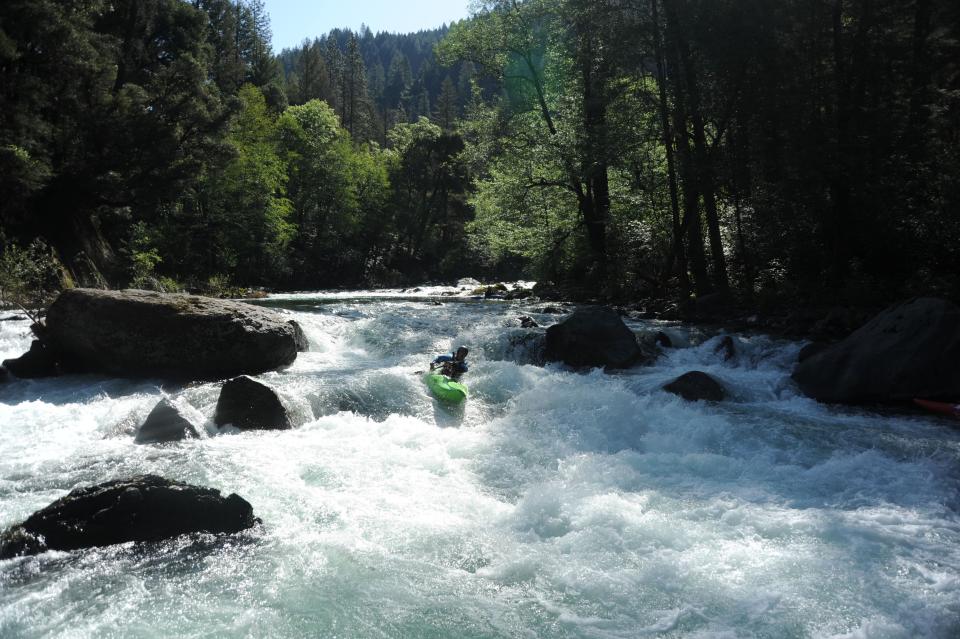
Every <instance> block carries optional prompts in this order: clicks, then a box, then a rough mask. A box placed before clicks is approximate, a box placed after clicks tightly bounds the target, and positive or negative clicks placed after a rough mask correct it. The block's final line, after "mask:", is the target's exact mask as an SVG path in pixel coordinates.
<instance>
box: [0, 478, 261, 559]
mask: <svg viewBox="0 0 960 639" xmlns="http://www.w3.org/2000/svg"><path fill="white" fill-rule="evenodd" d="M255 523H257V520H256V519H255V518H254V516H253V508H252V507H251V506H250V504H249V503H248V502H247V501H245V500H244V499H242V498H241V497H238V496H237V495H230V496H229V497H222V496H221V495H220V491H218V490H213V489H210V488H200V487H198V486H191V485H189V484H184V483H180V482H176V481H170V480H167V479H163V478H162V477H157V476H155V475H143V476H139V477H132V478H130V479H123V480H118V481H111V482H107V483H105V484H99V485H97V486H91V487H89V488H78V489H77V490H74V491H72V492H71V493H70V494H68V495H67V496H66V497H63V498H61V499H58V500H57V501H55V502H53V503H52V504H50V505H49V506H47V507H46V508H44V509H43V510H39V511H37V512H35V513H34V514H33V515H31V516H30V517H29V518H28V519H27V520H26V521H25V522H23V523H21V524H19V525H17V526H13V527H12V528H10V529H8V530H7V531H6V532H4V533H3V534H2V535H0V559H10V558H11V557H17V556H20V555H35V554H38V553H42V552H46V551H47V550H78V549H80V548H91V547H97V546H111V545H113V544H121V543H125V542H128V541H160V540H162V539H169V538H171V537H177V536H179V535H183V534H187V533H196V532H205V533H235V532H239V531H241V530H245V529H247V528H250V527H252V526H253V525H254V524H255Z"/></svg>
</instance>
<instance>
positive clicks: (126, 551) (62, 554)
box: [0, 523, 264, 592]
mask: <svg viewBox="0 0 960 639" xmlns="http://www.w3.org/2000/svg"><path fill="white" fill-rule="evenodd" d="M263 534H264V525H263V524H262V523H258V524H256V525H255V526H254V527H253V528H250V529H248V530H244V531H240V532H238V533H233V534H226V533H216V534H213V533H202V532H198V533H187V534H184V535H180V536H177V537H173V538H171V539H166V540H162V541H155V542H126V543H120V544H114V545H111V546H104V547H93V548H83V549H79V550H73V551H54V552H46V553H41V554H39V555H32V556H27V557H17V558H14V559H11V560H9V562H7V563H6V565H5V566H4V570H2V571H0V584H2V585H3V587H4V589H9V591H10V592H12V591H13V590H14V589H16V588H18V587H21V588H22V587H29V586H32V585H34V584H36V583H38V582H41V583H42V582H44V581H50V580H57V579H60V578H61V577H62V575H63V574H64V573H66V572H69V571H73V570H78V569H83V568H88V567H91V566H97V565H101V564H105V563H106V562H108V561H109V562H111V563H114V564H120V565H122V566H124V568H123V570H124V571H125V572H129V573H136V574H140V575H144V576H164V577H177V576H182V575H186V574H191V573H201V572H203V570H205V569H206V564H207V562H208V561H210V560H213V559H216V558H217V557H220V556H222V555H223V554H225V553H230V554H247V553H252V552H256V549H257V548H258V547H259V546H260V545H261V544H262V540H263Z"/></svg>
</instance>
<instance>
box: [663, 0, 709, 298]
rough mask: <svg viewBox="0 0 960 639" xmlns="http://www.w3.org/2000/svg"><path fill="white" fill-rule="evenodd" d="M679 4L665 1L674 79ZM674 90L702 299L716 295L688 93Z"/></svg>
mask: <svg viewBox="0 0 960 639" xmlns="http://www.w3.org/2000/svg"><path fill="white" fill-rule="evenodd" d="M676 1H677V0H664V8H665V9H666V14H667V33H668V36H669V39H670V46H668V48H667V50H668V52H669V58H668V64H669V65H670V70H671V71H672V73H670V76H671V77H674V76H676V77H682V76H681V75H680V72H681V68H682V67H681V64H680V58H681V56H680V49H679V43H680V42H681V40H682V36H680V34H679V30H680V26H679V24H678V22H677V10H676V6H675V5H674V3H675V2H676ZM673 90H674V100H673V102H674V109H673V122H674V126H673V130H674V138H675V139H676V148H677V155H678V156H679V161H680V162H679V163H680V178H681V182H682V184H683V209H684V219H683V223H682V225H681V226H682V227H683V228H685V229H686V234H687V248H688V250H689V255H690V268H691V270H692V272H693V288H694V292H696V294H697V296H698V297H700V296H703V295H707V294H709V293H712V292H713V287H712V285H711V281H710V277H709V276H708V275H707V260H706V254H705V253H704V247H703V231H702V228H701V218H700V191H699V182H700V180H699V179H697V173H696V170H695V164H694V159H693V153H692V151H691V149H690V139H689V135H688V131H687V119H688V117H687V96H686V90H685V88H684V86H683V83H682V82H678V81H675V82H674V83H673Z"/></svg>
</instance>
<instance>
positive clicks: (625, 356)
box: [546, 306, 655, 368]
mask: <svg viewBox="0 0 960 639" xmlns="http://www.w3.org/2000/svg"><path fill="white" fill-rule="evenodd" d="M654 357H655V354H654V353H652V352H649V351H647V350H644V349H642V348H640V345H639V344H638V342H637V336H636V335H634V333H633V331H631V330H630V329H629V328H627V325H626V324H624V323H623V320H622V319H621V318H620V315H619V314H617V312H616V311H614V310H613V309H610V308H605V307H599V306H598V307H588V308H583V309H580V310H578V311H576V312H575V313H573V315H571V316H570V317H568V318H567V319H566V320H564V321H563V322H560V323H559V324H555V325H553V326H551V327H550V328H548V329H547V343H546V359H547V360H548V361H553V362H563V363H565V364H567V365H569V366H576V367H586V366H603V367H605V368H628V367H630V366H633V365H634V364H637V363H639V362H641V361H644V360H646V361H649V360H652V359H653V358H654Z"/></svg>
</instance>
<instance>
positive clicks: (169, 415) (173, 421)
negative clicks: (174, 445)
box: [134, 398, 200, 444]
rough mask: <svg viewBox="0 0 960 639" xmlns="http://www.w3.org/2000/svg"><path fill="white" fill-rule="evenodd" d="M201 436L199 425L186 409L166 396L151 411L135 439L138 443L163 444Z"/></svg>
mask: <svg viewBox="0 0 960 639" xmlns="http://www.w3.org/2000/svg"><path fill="white" fill-rule="evenodd" d="M199 436H200V434H199V432H198V429H197V426H195V425H194V424H193V422H192V421H191V420H190V418H189V417H188V416H187V415H186V414H184V411H182V410H181V409H180V407H179V406H177V405H176V404H174V403H173V402H172V401H170V400H169V399H166V398H164V399H162V400H160V402H158V403H157V405H156V406H154V408H153V410H152V411H150V415H149V416H147V421H145V422H144V423H143V425H142V426H140V430H139V431H137V437H136V439H134V441H135V442H136V443H137V444H162V443H166V442H178V441H181V440H184V439H190V438H192V437H199Z"/></svg>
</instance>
